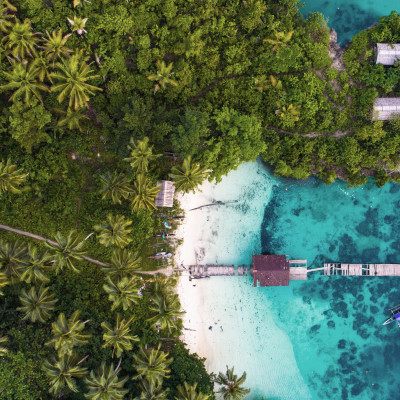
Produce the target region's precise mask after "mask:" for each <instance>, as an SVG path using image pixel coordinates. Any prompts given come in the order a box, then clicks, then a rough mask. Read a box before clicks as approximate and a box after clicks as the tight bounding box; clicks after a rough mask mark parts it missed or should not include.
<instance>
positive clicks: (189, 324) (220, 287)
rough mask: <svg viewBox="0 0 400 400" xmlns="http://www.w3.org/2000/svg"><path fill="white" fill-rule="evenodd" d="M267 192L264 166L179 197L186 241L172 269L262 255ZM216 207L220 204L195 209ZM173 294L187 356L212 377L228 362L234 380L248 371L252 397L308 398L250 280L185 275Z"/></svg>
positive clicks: (249, 166) (265, 304)
mask: <svg viewBox="0 0 400 400" xmlns="http://www.w3.org/2000/svg"><path fill="white" fill-rule="evenodd" d="M271 189H272V183H271V180H270V179H268V176H266V172H265V170H264V168H263V166H262V164H261V163H246V164H244V165H242V166H241V167H240V168H239V169H238V170H237V171H232V172H231V173H230V174H229V175H228V176H227V177H224V178H223V180H222V182H221V183H219V184H218V185H215V184H211V183H209V182H205V183H204V184H203V185H202V187H201V192H196V194H187V195H183V196H180V203H181V207H182V208H183V209H184V210H185V215H186V218H185V220H184V222H183V224H182V225H181V226H180V228H179V229H178V230H177V236H178V237H180V238H182V239H183V240H184V242H183V244H182V245H181V246H180V247H179V248H178V250H177V252H176V254H175V262H176V265H177V266H183V267H184V266H188V265H192V264H236V265H238V264H248V265H250V264H251V261H252V255H253V254H259V252H260V251H261V248H260V246H261V243H260V230H261V221H262V219H263V215H264V210H265V206H266V204H267V202H268V200H269V198H270V195H271ZM260 200H261V201H260ZM215 202H221V203H220V204H219V205H212V206H207V207H202V208H200V209H196V210H193V209H194V208H197V207H201V206H203V205H207V204H211V203H215ZM177 290H178V293H179V296H180V301H181V304H182V309H183V310H184V311H186V314H185V315H184V317H183V322H184V327H185V329H184V331H183V334H182V339H183V340H184V341H185V342H186V343H187V344H188V346H189V349H190V351H191V352H194V353H197V354H198V355H199V356H201V357H205V358H206V359H207V360H206V368H207V370H208V371H209V372H215V373H218V372H219V371H223V370H224V369H225V366H226V365H227V364H228V365H229V366H235V367H236V368H235V372H237V373H238V374H241V373H242V372H243V371H244V370H246V371H247V373H248V379H247V381H246V383H247V385H248V386H250V387H251V388H252V394H251V396H249V398H256V397H261V396H266V395H268V396H276V395H279V396H280V398H282V399H290V400H291V399H298V398H301V399H304V400H306V399H309V398H310V396H309V392H308V389H307V387H306V386H305V384H304V382H303V380H302V377H301V374H300V372H299V370H298V368H297V364H296V360H295V357H294V354H293V348H292V345H291V342H290V340H289V338H288V337H287V336H286V334H284V333H283V332H282V331H281V330H280V329H279V328H278V327H277V326H276V325H275V323H274V322H273V313H272V312H270V311H269V310H268V302H267V301H264V299H263V303H261V304H257V303H258V301H257V300H258V294H257V293H258V292H257V289H254V288H253V287H252V280H251V277H247V278H246V277H213V278H205V279H194V280H192V281H189V276H188V275H185V274H183V276H182V277H181V278H180V281H179V284H178V288H177ZM249 307H252V310H251V311H250V310H249V309H248V308H249ZM259 318H261V322H262V323H260V320H259ZM276 387H281V388H282V389H281V392H280V393H276V391H275V388H276Z"/></svg>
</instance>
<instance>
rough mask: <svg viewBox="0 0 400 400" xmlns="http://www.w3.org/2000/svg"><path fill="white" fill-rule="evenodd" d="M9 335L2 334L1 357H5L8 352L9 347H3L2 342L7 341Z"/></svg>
mask: <svg viewBox="0 0 400 400" xmlns="http://www.w3.org/2000/svg"><path fill="white" fill-rule="evenodd" d="M7 340H8V338H7V336H0V357H3V356H5V355H6V354H7V352H8V349H7V348H6V347H3V346H2V345H1V344H2V343H5V342H7Z"/></svg>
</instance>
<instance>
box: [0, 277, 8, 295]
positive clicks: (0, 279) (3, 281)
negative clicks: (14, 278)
mask: <svg viewBox="0 0 400 400" xmlns="http://www.w3.org/2000/svg"><path fill="white" fill-rule="evenodd" d="M9 283H10V280H9V279H8V278H7V275H6V274H5V273H4V272H0V296H4V293H3V292H2V290H1V289H2V288H3V287H5V286H7V285H8V284H9Z"/></svg>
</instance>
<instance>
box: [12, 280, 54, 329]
mask: <svg viewBox="0 0 400 400" xmlns="http://www.w3.org/2000/svg"><path fill="white" fill-rule="evenodd" d="M48 291H49V288H44V287H43V286H41V287H40V288H39V290H38V291H37V292H36V288H35V287H34V286H32V287H31V289H30V290H29V292H28V293H27V292H26V290H25V289H22V290H21V294H20V296H19V299H20V300H21V303H22V307H18V308H17V310H18V311H22V312H24V313H25V316H24V317H23V319H29V320H31V321H32V322H36V321H39V322H45V321H46V319H48V318H49V317H50V314H51V311H52V310H54V306H55V304H56V303H57V299H56V298H54V294H53V293H48Z"/></svg>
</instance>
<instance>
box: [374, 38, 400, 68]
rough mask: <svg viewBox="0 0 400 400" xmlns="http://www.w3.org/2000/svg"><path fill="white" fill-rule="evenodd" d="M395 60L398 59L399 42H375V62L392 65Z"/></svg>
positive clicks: (399, 55) (399, 57) (399, 56)
mask: <svg viewBox="0 0 400 400" xmlns="http://www.w3.org/2000/svg"><path fill="white" fill-rule="evenodd" d="M397 61H400V44H388V43H377V45H376V63H377V64H383V65H393V64H394V63H395V62H397Z"/></svg>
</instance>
